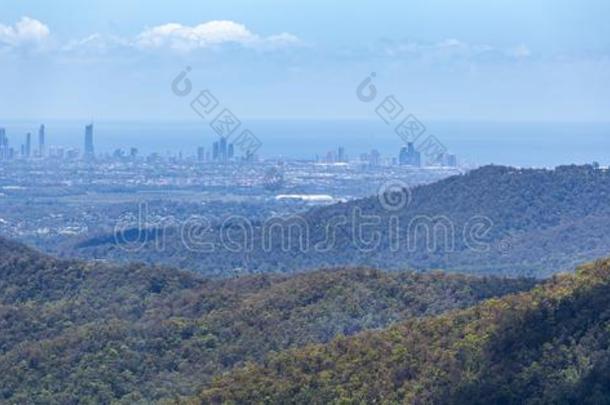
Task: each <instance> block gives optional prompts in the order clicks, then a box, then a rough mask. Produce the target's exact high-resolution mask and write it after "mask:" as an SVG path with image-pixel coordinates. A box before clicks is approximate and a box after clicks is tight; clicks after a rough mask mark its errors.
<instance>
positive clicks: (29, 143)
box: [23, 132, 32, 159]
mask: <svg viewBox="0 0 610 405" xmlns="http://www.w3.org/2000/svg"><path fill="white" fill-rule="evenodd" d="M23 155H24V156H25V157H26V158H28V159H29V158H30V157H31V156H32V134H31V133H30V132H28V133H27V135H26V136H25V150H24V153H23Z"/></svg>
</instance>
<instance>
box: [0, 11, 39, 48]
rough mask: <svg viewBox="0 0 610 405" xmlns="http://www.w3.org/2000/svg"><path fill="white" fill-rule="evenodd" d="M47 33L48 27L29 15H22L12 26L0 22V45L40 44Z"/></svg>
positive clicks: (16, 46) (14, 46)
mask: <svg viewBox="0 0 610 405" xmlns="http://www.w3.org/2000/svg"><path fill="white" fill-rule="evenodd" d="M49 35H50V30H49V27H47V26H46V25H45V24H43V23H41V22H40V21H38V20H35V19H33V18H30V17H22V18H21V20H19V21H18V22H17V23H16V24H15V25H13V26H10V25H3V24H0V45H3V46H8V47H10V48H18V47H23V46H26V47H27V46H40V45H42V44H43V43H44V42H45V41H46V40H47V39H48V38H49Z"/></svg>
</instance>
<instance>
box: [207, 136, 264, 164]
mask: <svg viewBox="0 0 610 405" xmlns="http://www.w3.org/2000/svg"><path fill="white" fill-rule="evenodd" d="M236 158H237V157H236V156H235V146H234V145H233V143H230V142H229V141H228V140H227V137H224V136H221V137H220V139H218V140H217V141H216V142H214V143H213V144H212V153H211V154H210V151H206V150H205V148H204V147H203V146H200V147H198V148H197V160H198V161H199V162H230V161H233V160H235V159H236ZM241 159H242V160H248V161H252V160H254V159H255V156H254V155H253V154H249V155H247V156H245V157H242V158H241Z"/></svg>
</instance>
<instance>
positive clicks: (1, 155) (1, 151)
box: [0, 128, 9, 159]
mask: <svg viewBox="0 0 610 405" xmlns="http://www.w3.org/2000/svg"><path fill="white" fill-rule="evenodd" d="M8 157H9V149H8V138H7V136H6V129H4V128H0V159H8Z"/></svg>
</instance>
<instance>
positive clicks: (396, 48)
mask: <svg viewBox="0 0 610 405" xmlns="http://www.w3.org/2000/svg"><path fill="white" fill-rule="evenodd" d="M369 49H370V52H369V53H368V54H366V56H368V55H370V54H377V55H379V56H385V57H391V58H404V59H408V60H415V59H426V60H433V61H443V60H453V61H456V60H464V61H473V60H478V61H484V60H485V61H493V60H496V61H507V60H511V59H523V58H527V57H530V56H531V55H532V53H531V51H530V50H529V49H528V48H527V47H526V46H525V45H520V46H517V47H513V48H501V47H496V46H491V45H488V44H470V43H467V42H463V41H460V40H458V39H455V38H448V39H444V40H442V41H439V42H435V43H424V42H413V41H392V40H384V41H382V42H381V43H380V44H378V45H373V46H372V47H370V48H369Z"/></svg>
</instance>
